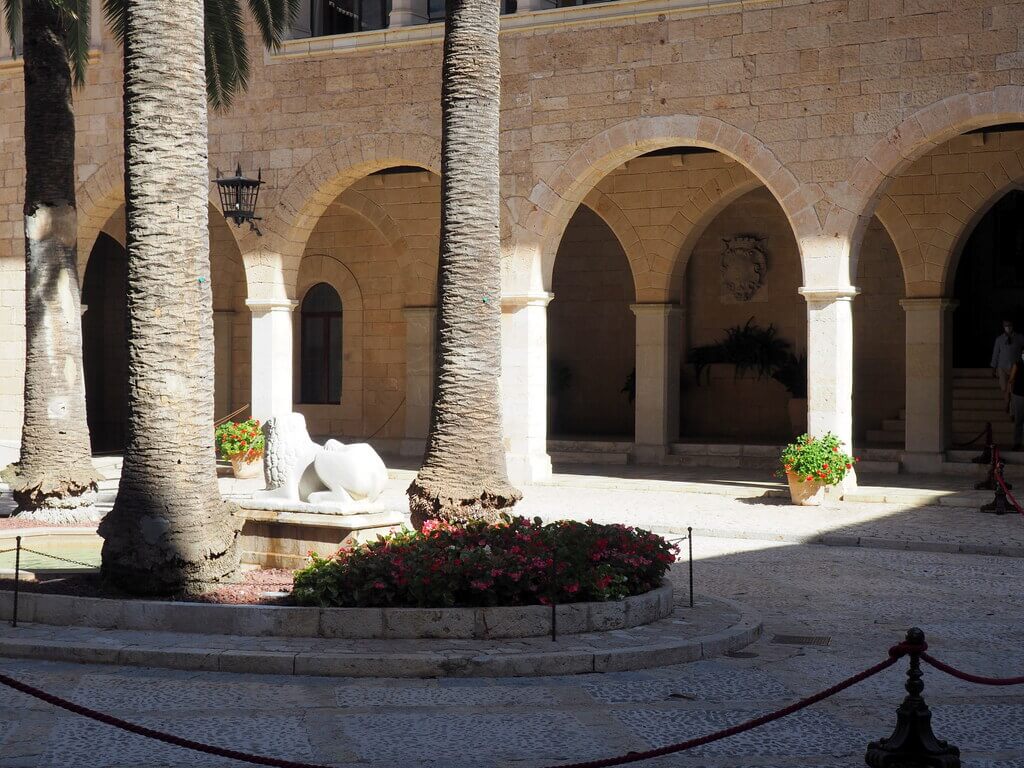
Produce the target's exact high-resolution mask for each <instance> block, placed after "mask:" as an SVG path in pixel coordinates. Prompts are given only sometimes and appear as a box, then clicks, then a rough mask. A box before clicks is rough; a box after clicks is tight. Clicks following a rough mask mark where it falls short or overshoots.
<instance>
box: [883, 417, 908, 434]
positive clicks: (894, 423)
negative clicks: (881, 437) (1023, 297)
mask: <svg viewBox="0 0 1024 768" xmlns="http://www.w3.org/2000/svg"><path fill="white" fill-rule="evenodd" d="M882 431H883V432H898V433H899V434H901V435H904V434H906V432H907V423H906V422H905V421H903V420H902V419H886V420H885V421H883V422H882Z"/></svg>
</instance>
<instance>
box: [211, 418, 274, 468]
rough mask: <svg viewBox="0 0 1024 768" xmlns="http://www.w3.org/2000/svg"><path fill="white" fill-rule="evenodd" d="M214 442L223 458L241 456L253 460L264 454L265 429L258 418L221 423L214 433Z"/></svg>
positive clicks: (249, 460)
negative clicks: (261, 427)
mask: <svg viewBox="0 0 1024 768" xmlns="http://www.w3.org/2000/svg"><path fill="white" fill-rule="evenodd" d="M214 443H215V444H216V446H217V453H218V454H220V457H221V458H222V459H232V458H235V457H236V456H240V457H242V458H243V459H244V460H245V461H248V462H253V461H256V460H257V459H259V458H260V457H262V456H263V446H264V441H263V430H262V429H260V422H259V420H258V419H249V420H248V421H228V422H225V423H223V424H221V425H220V426H219V427H217V431H216V432H215V433H214Z"/></svg>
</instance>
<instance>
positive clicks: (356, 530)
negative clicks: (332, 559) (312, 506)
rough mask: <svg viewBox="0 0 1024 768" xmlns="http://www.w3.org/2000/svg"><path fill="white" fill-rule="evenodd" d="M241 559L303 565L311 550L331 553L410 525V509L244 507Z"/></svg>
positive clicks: (265, 564) (268, 564) (276, 565)
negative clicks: (321, 511) (323, 511)
mask: <svg viewBox="0 0 1024 768" xmlns="http://www.w3.org/2000/svg"><path fill="white" fill-rule="evenodd" d="M241 515H242V518H243V520H244V522H243V524H242V535H241V548H242V562H243V563H246V564H251V565H258V566H260V567H261V568H288V569H290V570H293V569H296V568H301V567H303V566H304V565H305V564H306V558H307V555H308V553H309V552H311V551H312V552H316V553H317V554H318V555H321V556H323V557H328V556H330V555H333V554H334V553H335V552H337V551H338V548H339V547H341V546H342V545H343V544H361V543H362V542H365V541H373V540H375V539H376V538H377V536H378V535H384V534H387V533H390V532H391V531H395V530H398V529H400V528H401V527H402V526H406V527H409V515H408V512H404V511H400V510H395V511H390V512H373V513H368V514H350V515H318V514H304V513H302V512H286V511H275V510H259V509H249V508H245V507H243V508H242V510H241Z"/></svg>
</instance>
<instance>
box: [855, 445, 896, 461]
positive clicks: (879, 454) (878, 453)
mask: <svg viewBox="0 0 1024 768" xmlns="http://www.w3.org/2000/svg"><path fill="white" fill-rule="evenodd" d="M859 455H860V459H861V461H900V460H901V459H902V457H903V449H902V448H865V449H864V450H863V451H861V452H860V454H859Z"/></svg>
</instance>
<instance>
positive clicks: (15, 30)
mask: <svg viewBox="0 0 1024 768" xmlns="http://www.w3.org/2000/svg"><path fill="white" fill-rule="evenodd" d="M4 23H5V24H6V25H7V39H8V40H10V41H11V56H15V55H16V54H17V51H16V50H15V47H14V41H15V40H17V39H18V38H19V37H20V36H21V0H4Z"/></svg>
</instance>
